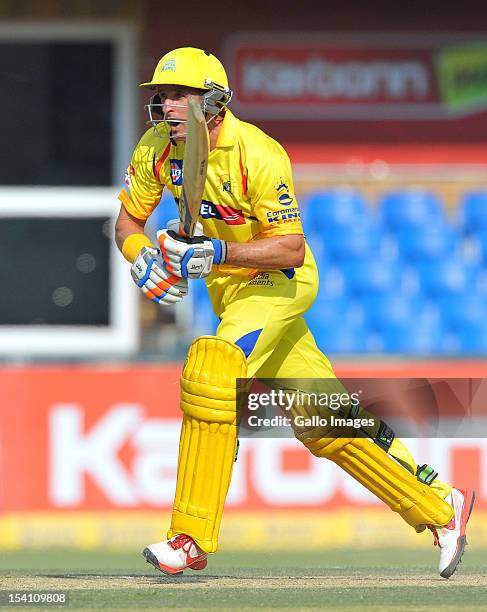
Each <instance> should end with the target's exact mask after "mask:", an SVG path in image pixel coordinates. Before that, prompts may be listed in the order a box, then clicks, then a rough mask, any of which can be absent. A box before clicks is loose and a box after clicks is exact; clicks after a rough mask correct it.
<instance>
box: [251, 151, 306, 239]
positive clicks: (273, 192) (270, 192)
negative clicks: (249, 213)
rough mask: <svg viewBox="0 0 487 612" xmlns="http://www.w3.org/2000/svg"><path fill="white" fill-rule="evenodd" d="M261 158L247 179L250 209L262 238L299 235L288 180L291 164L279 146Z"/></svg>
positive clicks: (301, 230)
mask: <svg viewBox="0 0 487 612" xmlns="http://www.w3.org/2000/svg"><path fill="white" fill-rule="evenodd" d="M273 145H274V146H273V147H272V149H273V150H272V151H271V152H269V154H267V155H262V156H261V157H260V160H259V162H258V165H257V166H254V172H255V175H254V176H253V177H252V175H251V172H249V176H248V187H249V195H250V198H251V202H252V209H253V212H254V214H255V216H256V217H257V219H258V220H259V221H260V223H261V226H262V235H263V236H282V235H286V234H302V233H303V228H302V225H301V218H300V212H299V207H298V203H297V201H296V196H295V194H294V185H293V178H292V170H291V162H290V161H289V157H288V156H287V154H286V152H285V151H284V149H283V148H282V147H280V145H278V144H277V143H276V142H275V141H273Z"/></svg>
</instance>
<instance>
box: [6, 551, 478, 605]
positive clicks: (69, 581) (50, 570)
mask: <svg viewBox="0 0 487 612" xmlns="http://www.w3.org/2000/svg"><path fill="white" fill-rule="evenodd" d="M436 563H437V551H436V550H434V549H431V550H428V551H427V552H426V553H425V552H424V551H411V550H388V551H384V550H369V551H363V550H360V551H351V550H341V551H336V550H332V551H329V552H328V551H321V552H310V553H306V554H298V553H289V552H285V553H271V554H263V553H249V552H241V553H233V552H222V553H219V554H218V555H216V556H214V557H212V558H211V560H210V564H209V566H208V568H207V569H206V570H205V571H203V572H191V573H188V574H185V575H184V576H183V577H181V578H168V577H165V576H163V575H162V574H159V573H157V572H156V571H155V570H154V569H153V568H152V567H151V566H149V565H148V564H146V563H145V562H144V560H143V558H142V557H141V556H140V554H139V552H138V551H134V552H133V553H101V552H74V551H56V550H51V551H42V552H41V551H30V552H29V551H22V552H15V553H2V554H1V555H0V589H1V590H8V591H11V590H16V591H19V590H24V591H25V590H28V591H32V590H58V591H59V590H60V591H69V593H70V603H69V607H68V609H69V610H79V609H86V608H104V609H105V610H121V609H134V610H144V611H145V612H146V611H148V610H161V609H165V608H176V609H179V610H205V609H215V608H216V609H219V610H255V609H259V610H278V609H287V610H306V611H307V612H310V611H312V610H318V609H330V610H361V611H365V612H367V611H369V610H370V611H372V610H373V611H374V612H382V611H385V610H394V611H395V612H400V611H403V610H407V611H408V612H412V611H416V610H419V611H426V610H428V611H433V610H441V612H444V611H453V610H456V611H458V610H476V611H479V610H485V611H487V551H485V550H468V549H467V552H466V553H465V556H464V561H463V563H462V564H461V565H460V569H459V571H458V573H457V574H456V575H455V576H454V577H453V578H451V579H450V580H442V579H441V578H440V577H439V576H438V575H437V573H436ZM0 609H1V610H7V609H16V610H20V609H27V608H19V607H16V608H13V607H10V608H7V607H0ZM31 609H32V608H31ZM37 609H39V608H37Z"/></svg>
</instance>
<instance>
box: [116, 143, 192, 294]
mask: <svg viewBox="0 0 487 612" xmlns="http://www.w3.org/2000/svg"><path fill="white" fill-rule="evenodd" d="M150 159H151V155H150V154H149V155H148V153H147V147H142V146H141V145H140V143H139V145H138V146H137V148H136V149H135V151H134V155H133V156H132V160H131V164H130V166H129V168H128V170H127V175H126V179H125V184H126V187H127V189H126V188H124V189H122V191H121V192H120V194H119V196H118V198H119V200H120V202H121V204H122V205H121V207H120V212H119V214H118V219H117V221H116V223H115V242H116V244H117V246H118V248H119V249H120V251H121V252H122V254H123V256H124V257H125V259H127V261H129V262H130V263H131V264H132V266H131V269H130V273H131V275H132V279H133V280H134V282H135V284H136V285H137V287H139V289H140V290H141V291H142V292H143V293H144V295H145V296H146V297H147V298H148V299H150V300H152V301H153V302H156V303H157V304H161V305H168V304H174V303H176V302H180V301H181V300H182V299H183V297H184V296H185V295H187V293H188V281H187V280H186V279H183V278H180V277H178V276H175V275H174V274H172V273H171V272H169V271H168V270H167V268H166V266H165V264H164V263H163V262H162V261H161V257H160V252H159V249H157V248H154V247H153V246H152V244H151V241H150V239H149V238H148V236H146V235H145V234H144V227H145V220H146V219H147V217H148V216H149V215H150V214H151V212H152V211H153V210H154V208H155V207H156V206H157V204H158V202H159V200H160V198H161V194H162V189H163V186H162V185H161V184H160V182H159V181H158V180H157V178H156V176H155V175H154V173H153V172H152V164H151V163H150V161H149V163H148V160H150Z"/></svg>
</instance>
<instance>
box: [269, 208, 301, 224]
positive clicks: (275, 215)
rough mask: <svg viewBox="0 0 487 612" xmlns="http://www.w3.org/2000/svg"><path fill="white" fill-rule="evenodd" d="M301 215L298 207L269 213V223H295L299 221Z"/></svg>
mask: <svg viewBox="0 0 487 612" xmlns="http://www.w3.org/2000/svg"><path fill="white" fill-rule="evenodd" d="M300 218H301V214H300V212H299V208H298V207H297V206H295V207H293V208H286V209H285V210H273V211H270V212H268V213H267V222H268V223H293V222H295V221H299V219H300Z"/></svg>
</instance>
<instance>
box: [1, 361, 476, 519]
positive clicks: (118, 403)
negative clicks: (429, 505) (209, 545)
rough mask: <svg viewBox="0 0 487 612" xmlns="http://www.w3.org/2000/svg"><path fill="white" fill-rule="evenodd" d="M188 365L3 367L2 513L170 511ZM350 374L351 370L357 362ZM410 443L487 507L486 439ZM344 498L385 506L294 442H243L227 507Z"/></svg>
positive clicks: (338, 503) (326, 503)
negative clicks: (183, 370) (182, 380)
mask: <svg viewBox="0 0 487 612" xmlns="http://www.w3.org/2000/svg"><path fill="white" fill-rule="evenodd" d="M484 370H485V367H484ZM179 371H180V366H179V365H171V366H160V365H138V366H126V367H120V368H108V367H99V368H98V367H90V366H84V367H81V366H80V367H66V366H64V367H63V366H59V367H55V366H53V367H39V368H3V369H1V370H0V406H1V411H0V514H2V513H11V512H19V511H46V510H57V511H61V512H64V511H73V510H74V511H92V510H107V511H108V510H120V509H122V510H149V509H157V508H166V509H168V508H170V507H171V504H172V499H173V494H174V483H175V475H176V467H177V465H176V462H177V449H178V439H179V428H180V413H179V407H178V403H179V400H178V396H179V387H178V376H179ZM452 371H455V372H456V373H457V375H460V373H461V370H459V369H458V367H457V368H453V367H452ZM343 373H344V374H345V375H347V376H349V377H350V376H353V375H354V371H353V369H352V368H349V369H348V370H346V369H345V368H343ZM484 373H485V372H484ZM360 375H361V376H365V375H369V376H372V375H374V374H373V371H370V370H369V372H365V371H364V372H362V373H361V374H360ZM380 375H384V372H381V373H380ZM393 375H395V376H397V375H399V372H398V371H394V372H393ZM413 375H414V374H413ZM408 445H409V446H410V447H411V448H412V450H413V452H414V453H415V455H416V456H418V458H420V460H421V461H424V462H427V463H431V464H432V465H434V466H435V467H436V468H437V469H438V470H439V471H440V474H441V476H442V477H443V479H445V480H452V481H454V482H455V483H456V484H462V485H472V486H475V487H476V489H477V492H478V499H479V505H480V507H482V506H483V507H485V508H487V442H486V440H482V439H477V438H458V437H457V438H451V439H433V440H432V439H423V440H416V439H411V440H408ZM343 506H351V507H354V506H361V507H377V506H380V502H378V500H376V499H375V498H374V497H373V496H372V495H371V494H370V493H369V492H368V491H366V490H365V489H364V488H363V487H361V486H360V485H358V484H357V483H356V482H355V481H353V480H352V479H351V478H349V477H348V476H346V474H345V473H343V472H342V471H341V470H339V469H337V468H336V466H335V465H334V464H333V463H331V462H330V461H325V460H320V459H317V458H315V457H313V456H311V455H310V453H309V452H308V451H307V450H306V449H305V448H304V447H303V446H302V445H300V443H299V442H297V441H296V440H294V439H280V438H266V439H244V440H242V445H241V451H240V454H239V458H238V461H237V463H236V464H235V471H234V477H233V481H232V486H231V490H230V494H229V498H228V508H229V509H232V508H233V509H239V510H247V511H250V510H259V511H260V510H270V509H301V510H302V509H306V508H308V509H313V508H315V509H321V510H327V509H336V508H339V507H343Z"/></svg>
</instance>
